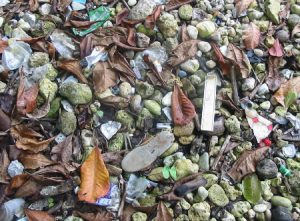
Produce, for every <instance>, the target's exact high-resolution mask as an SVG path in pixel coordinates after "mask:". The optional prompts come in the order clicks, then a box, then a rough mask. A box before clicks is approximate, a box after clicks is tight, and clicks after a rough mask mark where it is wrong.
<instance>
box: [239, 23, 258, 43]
mask: <svg viewBox="0 0 300 221" xmlns="http://www.w3.org/2000/svg"><path fill="white" fill-rule="evenodd" d="M243 40H244V45H245V47H246V48H247V49H254V48H256V47H257V46H258V45H259V40H260V30H259V27H257V26H256V25H255V24H254V23H253V22H251V23H250V25H249V26H248V28H247V29H246V30H245V31H244V33H243Z"/></svg>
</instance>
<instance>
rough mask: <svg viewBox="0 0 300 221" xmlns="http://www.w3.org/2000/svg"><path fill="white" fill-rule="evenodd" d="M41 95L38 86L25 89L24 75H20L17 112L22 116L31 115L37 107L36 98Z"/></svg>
mask: <svg viewBox="0 0 300 221" xmlns="http://www.w3.org/2000/svg"><path fill="white" fill-rule="evenodd" d="M38 93H39V87H38V85H37V84H35V85H33V86H32V87H30V88H29V89H25V83H24V77H23V74H21V75H20V83H19V89H18V95H17V110H18V112H19V113H20V114H23V115H25V114H27V113H31V112H32V111H33V110H34V109H35V107H36V98H37V96H38Z"/></svg>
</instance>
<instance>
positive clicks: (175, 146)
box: [161, 143, 179, 157]
mask: <svg viewBox="0 0 300 221" xmlns="http://www.w3.org/2000/svg"><path fill="white" fill-rule="evenodd" d="M178 148H179V145H178V143H173V144H172V146H171V147H170V148H169V149H167V150H166V152H164V153H163V154H162V155H161V157H167V156H170V155H171V154H173V153H175V152H176V151H177V150H178Z"/></svg>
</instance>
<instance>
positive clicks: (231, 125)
mask: <svg viewBox="0 0 300 221" xmlns="http://www.w3.org/2000/svg"><path fill="white" fill-rule="evenodd" d="M225 127H226V129H227V130H228V132H229V133H230V134H239V133H240V132H241V123H240V121H239V120H238V119H237V117H236V116H235V115H232V116H230V117H229V118H227V119H226V120H225Z"/></svg>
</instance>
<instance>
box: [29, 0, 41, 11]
mask: <svg viewBox="0 0 300 221" xmlns="http://www.w3.org/2000/svg"><path fill="white" fill-rule="evenodd" d="M38 8H39V1H38V0H29V9H30V11H32V12H34V11H36V10H38Z"/></svg>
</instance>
